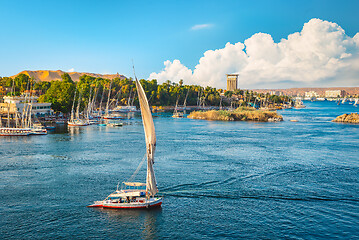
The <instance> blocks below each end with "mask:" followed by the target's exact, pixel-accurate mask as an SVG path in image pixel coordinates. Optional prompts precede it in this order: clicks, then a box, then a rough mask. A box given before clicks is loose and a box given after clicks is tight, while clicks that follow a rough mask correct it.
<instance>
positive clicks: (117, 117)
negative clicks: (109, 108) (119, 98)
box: [103, 114, 123, 120]
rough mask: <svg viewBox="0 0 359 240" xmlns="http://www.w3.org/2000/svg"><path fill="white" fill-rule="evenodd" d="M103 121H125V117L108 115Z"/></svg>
mask: <svg viewBox="0 0 359 240" xmlns="http://www.w3.org/2000/svg"><path fill="white" fill-rule="evenodd" d="M103 119H106V120H120V119H123V117H122V116H120V115H114V114H108V115H105V116H103Z"/></svg>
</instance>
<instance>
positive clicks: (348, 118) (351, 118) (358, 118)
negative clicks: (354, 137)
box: [333, 113, 359, 123]
mask: <svg viewBox="0 0 359 240" xmlns="http://www.w3.org/2000/svg"><path fill="white" fill-rule="evenodd" d="M333 122H342V123H359V114H358V113H351V114H343V115H340V116H338V117H336V118H335V119H334V120H333Z"/></svg>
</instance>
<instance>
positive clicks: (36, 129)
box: [30, 123, 47, 135]
mask: <svg viewBox="0 0 359 240" xmlns="http://www.w3.org/2000/svg"><path fill="white" fill-rule="evenodd" d="M30 134H31V135H46V134H47V130H46V128H45V127H44V126H43V125H42V124H41V123H34V124H33V125H32V127H31V133H30Z"/></svg>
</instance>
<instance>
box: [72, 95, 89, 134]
mask: <svg viewBox="0 0 359 240" xmlns="http://www.w3.org/2000/svg"><path fill="white" fill-rule="evenodd" d="M75 99H76V91H75V95H74V101H73V103H72V110H71V119H70V121H68V122H67V126H69V127H79V126H87V125H89V123H88V121H85V119H81V118H80V112H79V111H80V103H81V92H80V91H79V98H78V102H77V108H76V116H74V106H75ZM75 117H76V118H75Z"/></svg>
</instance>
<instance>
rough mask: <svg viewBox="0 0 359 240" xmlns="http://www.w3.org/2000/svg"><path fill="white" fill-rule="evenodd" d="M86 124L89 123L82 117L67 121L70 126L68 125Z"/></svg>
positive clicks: (78, 125)
mask: <svg viewBox="0 0 359 240" xmlns="http://www.w3.org/2000/svg"><path fill="white" fill-rule="evenodd" d="M87 125H89V123H88V122H86V121H83V120H82V119H76V120H74V121H68V122H67V126H70V127H80V126H87Z"/></svg>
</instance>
